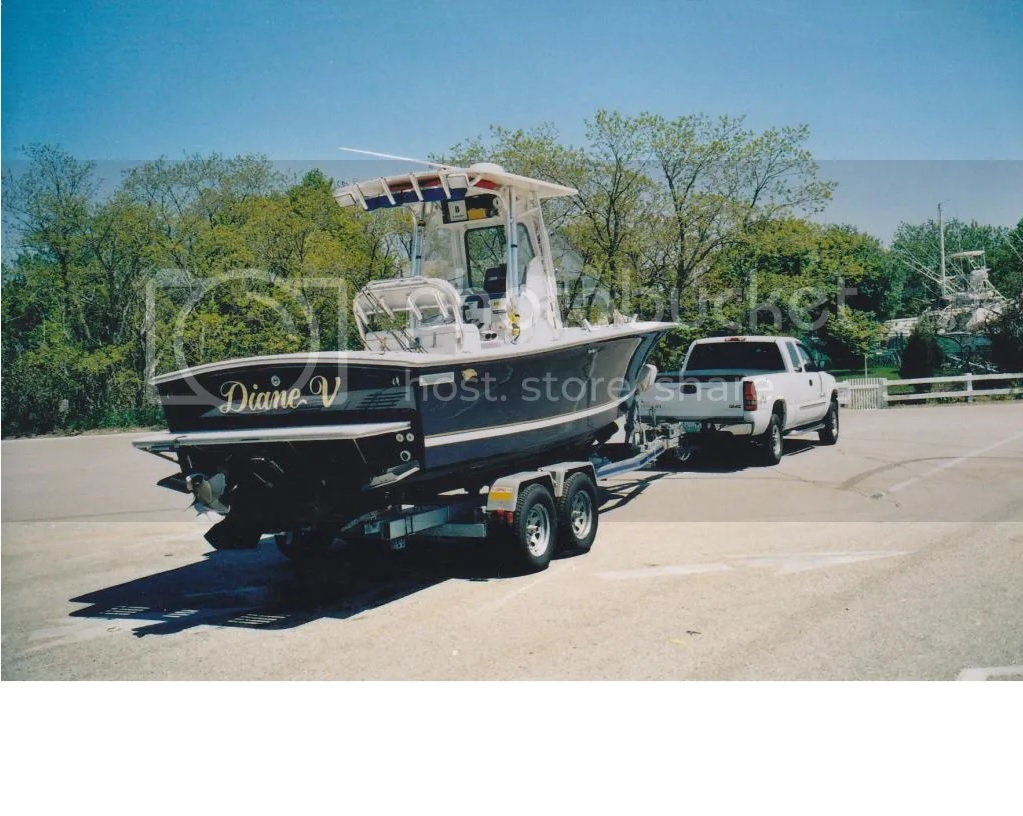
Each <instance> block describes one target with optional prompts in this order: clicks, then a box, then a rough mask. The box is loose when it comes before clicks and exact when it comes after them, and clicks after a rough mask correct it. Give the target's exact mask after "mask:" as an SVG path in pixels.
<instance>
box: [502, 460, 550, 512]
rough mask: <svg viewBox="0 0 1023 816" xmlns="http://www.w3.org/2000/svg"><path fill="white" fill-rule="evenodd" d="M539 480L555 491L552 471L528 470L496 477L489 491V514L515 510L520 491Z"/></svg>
mask: <svg viewBox="0 0 1023 816" xmlns="http://www.w3.org/2000/svg"><path fill="white" fill-rule="evenodd" d="M537 482H539V483H541V484H543V485H544V486H546V488H547V489H548V490H550V491H551V493H552V494H553V493H554V479H553V478H552V477H551V474H550V473H547V472H545V471H541V470H526V471H522V472H521V473H513V474H511V475H509V476H502V477H501V478H499V479H496V480H495V481H494V483H493V484H492V485H491V486H490V490H489V492H488V493H487V514H488V515H490V514H493V513H501V514H503V513H513V512H515V507H516V505H517V504H518V501H519V493H521V492H522V491H523V490H524V489H525V488H526V487H527V486H528V485H531V484H536V483H537Z"/></svg>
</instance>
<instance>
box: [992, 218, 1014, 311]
mask: <svg viewBox="0 0 1023 816" xmlns="http://www.w3.org/2000/svg"><path fill="white" fill-rule="evenodd" d="M987 261H988V265H989V266H990V267H991V283H993V284H994V286H995V288H996V289H997V290H998V291H999V292H1001V293H1002V294H1003V295H1005V296H1006V297H1008V298H1018V297H1020V296H1021V295H1023V218H1021V219H1020V220H1019V222H1018V223H1017V224H1016V226H1015V227H1013V228H1012V229H1011V230H1008V231H1007V232H1006V233H1005V237H1004V239H1003V240H1002V242H1001V243H1000V244H998V245H997V246H995V247H994V249H992V250H990V251H989V252H988V255H987Z"/></svg>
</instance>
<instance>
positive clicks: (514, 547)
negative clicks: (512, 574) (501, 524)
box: [506, 484, 558, 572]
mask: <svg viewBox="0 0 1023 816" xmlns="http://www.w3.org/2000/svg"><path fill="white" fill-rule="evenodd" d="M557 541H558V528H557V512H556V510H555V507H554V497H553V496H552V495H551V491H550V490H548V489H547V487H546V486H544V485H542V484H531V485H527V486H526V488H525V489H524V490H523V491H522V492H521V493H519V500H518V502H517V503H516V505H515V518H514V521H513V522H512V525H511V528H510V529H509V530H508V538H507V541H506V544H507V553H508V559H509V561H510V564H511V566H512V567H514V568H518V569H522V570H523V571H525V572H539V571H540V570H542V569H545V568H546V567H547V565H548V564H549V563H550V561H551V556H552V555H553V554H554V548H555V546H556V545H557Z"/></svg>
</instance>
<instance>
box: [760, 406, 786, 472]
mask: <svg viewBox="0 0 1023 816" xmlns="http://www.w3.org/2000/svg"><path fill="white" fill-rule="evenodd" d="M757 441H758V443H759V444H758V445H757V447H758V451H757V453H758V457H757V458H758V459H759V460H760V462H761V464H764V465H777V464H778V463H779V462H780V461H781V455H782V450H783V449H782V433H781V417H780V416H778V415H777V414H771V421H770V423H768V425H767V430H766V431H765V432H764V433H763V435H762V436H761V437H760V439H759V440H757Z"/></svg>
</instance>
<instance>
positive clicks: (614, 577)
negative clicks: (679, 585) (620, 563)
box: [599, 564, 732, 581]
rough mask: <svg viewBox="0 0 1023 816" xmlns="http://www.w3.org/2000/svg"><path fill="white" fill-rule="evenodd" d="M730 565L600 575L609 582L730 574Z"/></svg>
mask: <svg viewBox="0 0 1023 816" xmlns="http://www.w3.org/2000/svg"><path fill="white" fill-rule="evenodd" d="M731 569H732V567H730V566H728V564H669V565H667V566H663V567H660V566H659V567H642V568H640V569H632V570H612V571H610V572H601V573H599V575H600V577H601V578H606V579H607V580H608V581H627V580H631V579H633V578H659V577H660V576H662V575H698V574H700V573H705V572H729V571H730V570H731Z"/></svg>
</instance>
